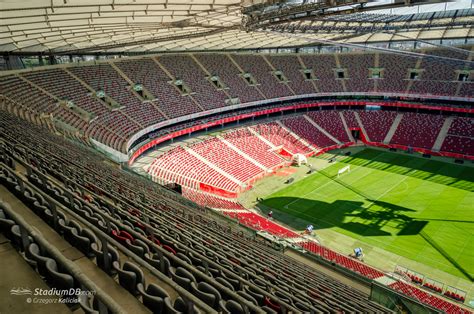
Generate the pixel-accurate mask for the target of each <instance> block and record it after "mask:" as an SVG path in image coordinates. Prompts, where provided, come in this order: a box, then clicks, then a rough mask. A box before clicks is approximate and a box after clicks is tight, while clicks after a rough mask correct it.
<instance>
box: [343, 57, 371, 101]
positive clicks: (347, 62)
mask: <svg viewBox="0 0 474 314" xmlns="http://www.w3.org/2000/svg"><path fill="white" fill-rule="evenodd" d="M374 60H375V55H374V54H373V53H360V54H345V55H341V56H340V57H339V61H340V63H341V67H342V68H344V69H347V75H348V77H349V78H348V79H347V80H345V81H344V83H345V85H346V89H347V90H349V91H356V92H366V91H372V90H374V80H373V79H369V75H370V72H369V69H370V68H374V67H375V63H374Z"/></svg>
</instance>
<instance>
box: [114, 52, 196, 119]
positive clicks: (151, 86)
mask: <svg viewBox="0 0 474 314" xmlns="http://www.w3.org/2000/svg"><path fill="white" fill-rule="evenodd" d="M116 64H117V66H118V67H119V68H120V69H121V70H122V71H123V72H124V73H125V74H126V75H127V76H128V77H129V78H130V79H131V80H132V81H133V82H134V83H137V84H138V83H140V84H142V85H143V86H144V87H145V88H146V89H147V90H148V91H149V92H150V93H152V94H153V96H155V97H156V101H154V102H153V103H154V105H156V106H158V108H160V109H161V111H163V112H164V114H165V115H166V116H167V117H168V118H177V117H180V116H185V115H188V114H192V113H196V112H199V111H202V109H201V108H199V106H198V105H196V104H195V103H194V102H193V101H192V100H191V99H190V98H189V97H188V96H183V95H181V93H180V92H179V91H178V90H177V89H176V87H174V86H172V83H170V82H171V78H170V77H169V76H168V75H166V73H165V72H164V71H163V70H162V69H161V68H160V67H159V66H158V65H157V64H156V63H155V62H154V61H153V60H152V59H151V58H143V59H134V60H125V61H121V62H117V63H116Z"/></svg>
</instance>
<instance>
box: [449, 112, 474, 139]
mask: <svg viewBox="0 0 474 314" xmlns="http://www.w3.org/2000/svg"><path fill="white" fill-rule="evenodd" d="M448 134H450V135H459V136H467V137H474V119H473V118H467V117H455V118H454V119H453V121H452V123H451V126H450V127H449V130H448Z"/></svg>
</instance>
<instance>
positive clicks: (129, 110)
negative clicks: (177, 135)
mask: <svg viewBox="0 0 474 314" xmlns="http://www.w3.org/2000/svg"><path fill="white" fill-rule="evenodd" d="M70 71H71V72H73V73H74V74H75V75H77V76H78V77H79V78H80V79H81V80H83V81H84V82H86V83H87V84H88V85H90V86H91V87H92V88H93V89H94V90H95V91H99V90H103V91H104V92H105V94H106V95H107V96H110V97H111V98H113V99H114V100H115V101H117V102H118V103H119V104H120V105H121V106H125V108H122V109H121V110H122V112H124V113H125V114H126V115H127V116H129V117H130V118H132V119H133V120H135V121H137V122H138V123H139V124H140V125H141V126H142V127H145V126H148V125H151V124H154V123H156V122H159V121H163V120H164V119H165V118H164V117H163V115H162V114H161V113H160V112H159V111H158V110H157V109H156V108H155V107H154V106H153V105H151V104H150V103H146V102H142V101H141V100H140V99H139V98H138V97H137V96H136V95H134V94H133V92H132V91H131V90H130V89H131V88H132V86H129V84H128V82H127V81H126V80H125V79H124V78H122V77H121V76H120V74H118V73H117V71H115V69H114V68H113V67H112V66H111V65H109V64H105V63H102V64H99V65H93V66H82V67H73V68H70ZM137 131H138V128H137Z"/></svg>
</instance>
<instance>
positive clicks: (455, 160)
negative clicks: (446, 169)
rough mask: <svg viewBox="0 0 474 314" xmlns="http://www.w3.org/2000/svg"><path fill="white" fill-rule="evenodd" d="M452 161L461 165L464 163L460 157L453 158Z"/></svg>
mask: <svg viewBox="0 0 474 314" xmlns="http://www.w3.org/2000/svg"><path fill="white" fill-rule="evenodd" d="M454 163H456V164H461V165H462V164H463V163H464V160H462V159H454Z"/></svg>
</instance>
